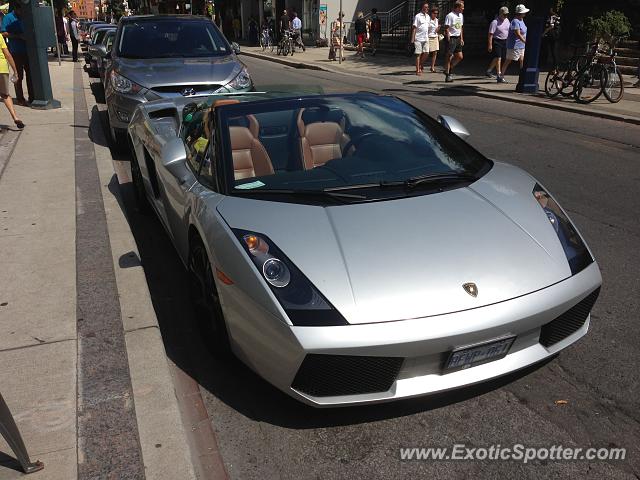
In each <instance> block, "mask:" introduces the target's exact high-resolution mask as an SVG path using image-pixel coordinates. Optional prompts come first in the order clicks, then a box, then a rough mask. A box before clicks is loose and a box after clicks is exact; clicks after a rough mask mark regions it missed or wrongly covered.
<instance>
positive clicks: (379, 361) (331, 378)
mask: <svg viewBox="0 0 640 480" xmlns="http://www.w3.org/2000/svg"><path fill="white" fill-rule="evenodd" d="M403 360H404V358H401V357H359V356H351V355H318V354H309V355H307V356H306V357H305V359H304V361H303V362H302V365H301V366H300V369H299V370H298V373H297V375H296V378H295V379H294V380H293V384H292V385H291V388H293V389H295V390H297V391H299V392H301V393H305V394H307V395H310V396H312V397H333V396H342V395H360V394H363V393H377V392H386V391H387V390H389V389H390V388H391V385H393V382H394V381H395V379H396V377H397V376H398V372H400V367H401V366H402V362H403Z"/></svg>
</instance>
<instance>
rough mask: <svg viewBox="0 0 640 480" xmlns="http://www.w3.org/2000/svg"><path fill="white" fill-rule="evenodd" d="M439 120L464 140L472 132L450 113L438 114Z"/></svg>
mask: <svg viewBox="0 0 640 480" xmlns="http://www.w3.org/2000/svg"><path fill="white" fill-rule="evenodd" d="M438 121H439V122H440V123H441V124H442V125H443V126H444V127H445V128H446V129H448V130H450V131H451V132H453V133H455V134H456V135H457V136H458V137H460V138H461V139H463V140H466V139H467V138H468V137H469V136H470V135H471V134H470V133H469V130H467V129H466V128H465V127H464V125H462V124H461V123H460V122H459V121H458V120H456V119H455V118H453V117H450V116H449V115H440V116H438Z"/></svg>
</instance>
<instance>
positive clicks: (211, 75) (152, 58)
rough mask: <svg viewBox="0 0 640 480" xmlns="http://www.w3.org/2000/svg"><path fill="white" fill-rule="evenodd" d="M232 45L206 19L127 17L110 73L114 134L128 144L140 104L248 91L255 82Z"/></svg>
mask: <svg viewBox="0 0 640 480" xmlns="http://www.w3.org/2000/svg"><path fill="white" fill-rule="evenodd" d="M239 52H240V47H239V46H238V45H237V44H235V43H234V44H233V45H231V44H229V42H228V41H227V40H226V38H225V37H224V35H222V33H221V32H220V30H218V27H217V26H216V25H215V24H214V23H213V22H212V21H211V20H209V19H208V18H206V17H196V16H167V15H162V16H160V15H151V16H133V17H122V19H121V20H120V23H119V24H118V32H117V33H116V38H115V42H114V43H113V48H112V49H111V51H110V52H107V51H106V50H104V51H103V52H101V53H102V54H103V55H105V56H110V57H111V64H110V66H109V67H108V69H107V71H106V75H105V98H106V101H107V107H108V112H109V124H110V128H111V136H112V138H113V140H114V143H115V144H116V145H126V140H125V137H124V135H125V132H126V128H127V126H128V124H129V120H130V119H131V115H132V113H133V110H134V109H135V107H136V105H138V104H139V103H141V102H148V101H152V100H159V99H162V98H172V97H180V96H184V97H190V96H200V95H208V94H212V93H219V92H234V91H247V90H251V89H252V88H253V83H252V80H251V77H250V76H249V73H248V71H247V68H246V67H245V65H244V64H243V63H242V62H241V61H240V60H238V57H237V53H239Z"/></svg>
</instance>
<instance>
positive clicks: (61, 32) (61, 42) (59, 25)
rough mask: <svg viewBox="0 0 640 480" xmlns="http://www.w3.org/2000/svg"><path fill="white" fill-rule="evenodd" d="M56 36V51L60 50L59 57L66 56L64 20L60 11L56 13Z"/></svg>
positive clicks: (67, 48)
mask: <svg viewBox="0 0 640 480" xmlns="http://www.w3.org/2000/svg"><path fill="white" fill-rule="evenodd" d="M56 34H57V37H58V49H59V50H60V55H62V54H65V55H66V54H68V53H69V47H68V46H67V31H66V28H65V25H64V19H63V16H62V11H60V10H57V11H56Z"/></svg>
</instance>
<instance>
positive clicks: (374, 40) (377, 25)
mask: <svg viewBox="0 0 640 480" xmlns="http://www.w3.org/2000/svg"><path fill="white" fill-rule="evenodd" d="M381 39H382V22H381V21H380V17H378V9H377V8H372V9H371V17H370V18H369V44H370V45H371V55H373V56H374V57H375V56H376V50H378V46H379V45H380V40H381Z"/></svg>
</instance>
